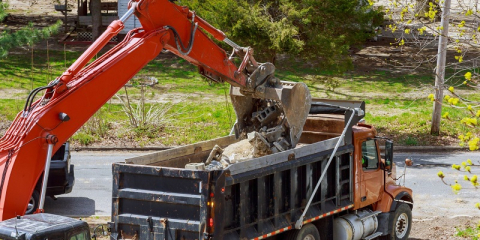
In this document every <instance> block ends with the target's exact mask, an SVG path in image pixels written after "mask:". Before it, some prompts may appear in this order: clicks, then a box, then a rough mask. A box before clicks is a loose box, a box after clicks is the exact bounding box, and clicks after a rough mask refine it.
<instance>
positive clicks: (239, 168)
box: [112, 115, 353, 239]
mask: <svg viewBox="0 0 480 240" xmlns="http://www.w3.org/2000/svg"><path fill="white" fill-rule="evenodd" d="M343 124H344V121H343V119H339V118H336V117H333V116H327V115H322V116H310V117H309V118H308V119H307V123H306V124H305V127H304V132H303V134H302V138H301V140H300V144H299V145H298V146H297V148H295V149H291V150H287V151H284V152H280V153H276V154H271V155H268V156H264V157H259V158H253V159H251V160H248V161H243V162H239V163H236V164H233V165H230V166H229V167H227V168H226V169H223V170H215V171H208V170H205V171H199V170H189V169H185V168H184V167H185V164H187V163H198V162H202V161H205V160H206V158H207V157H208V155H209V153H210V151H211V150H212V148H213V147H214V146H215V145H219V146H221V147H226V146H228V145H230V144H232V143H234V142H236V141H237V140H236V139H235V137H234V136H227V137H223V138H218V139H214V140H210V141H206V142H200V143H196V144H192V145H188V146H183V147H179V148H174V149H169V150H164V151H159V152H155V153H152V154H147V155H144V156H139V157H135V158H130V159H126V160H125V163H116V164H114V165H113V175H114V183H113V193H112V194H113V195H112V200H113V206H112V207H113V211H112V221H113V223H112V232H113V234H112V236H113V237H114V238H138V237H140V238H141V239H164V238H165V239H204V236H207V237H212V239H241V238H242V239H243V238H246V239H263V238H264V237H266V236H270V235H274V234H275V233H278V232H281V231H284V230H288V229H291V228H292V226H293V225H294V223H295V221H296V220H297V219H298V217H299V216H300V215H301V213H302V210H303V208H304V207H305V205H306V203H307V201H308V199H309V198H310V197H311V195H312V192H313V189H314V187H315V185H316V184H317V181H318V179H319V178H320V174H321V172H322V171H323V169H324V168H325V166H326V162H327V161H326V160H328V158H329V157H330V154H331V153H332V151H333V148H334V146H335V144H336V142H337V141H338V135H339V134H340V132H341V130H342V129H343V127H344V126H343ZM352 152H353V146H352V145H351V144H348V145H345V144H342V145H341V147H340V148H339V150H338V152H337V153H336V156H335V159H334V161H333V163H332V164H331V165H330V167H329V170H328V171H327V175H326V176H325V178H324V180H323V181H322V183H321V188H320V190H319V191H318V192H317V194H316V195H315V197H314V200H313V202H312V206H311V207H310V209H309V210H308V212H307V214H306V216H305V219H304V222H311V221H313V220H317V219H319V218H322V216H323V217H325V216H327V214H328V215H330V214H333V213H334V212H338V211H342V210H346V209H349V208H351V207H352V204H353V196H352V195H353V194H352V192H353V191H351V189H352V154H351V153H352Z"/></svg>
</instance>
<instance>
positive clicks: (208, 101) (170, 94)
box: [0, 50, 480, 146]
mask: <svg viewBox="0 0 480 240" xmlns="http://www.w3.org/2000/svg"><path fill="white" fill-rule="evenodd" d="M79 55H80V53H79V52H74V51H66V52H64V51H48V52H47V51H46V50H34V51H33V65H32V52H31V51H27V50H24V51H22V50H20V51H18V52H15V53H12V54H10V55H9V56H8V57H7V58H5V59H0V90H3V92H4V96H3V97H2V99H0V103H1V106H0V119H3V120H10V121H11V120H12V119H13V118H14V117H15V116H16V114H17V113H18V112H19V111H20V110H21V109H22V107H23V104H24V99H25V98H26V95H27V94H28V92H29V91H30V90H31V89H32V88H35V87H39V86H44V85H45V84H47V83H48V82H50V81H52V80H53V79H55V78H56V77H57V76H60V75H61V74H62V72H63V71H64V70H65V66H69V65H71V64H72V63H73V62H74V61H75V59H76V58H78V56H79ZM275 64H276V67H277V71H276V76H277V77H278V78H280V79H281V80H285V81H294V82H298V81H304V82H305V83H307V85H308V86H309V89H310V91H311V94H312V96H314V97H322V98H333V99H346V100H363V101H365V102H366V117H365V120H366V122H367V123H369V124H373V125H374V126H376V127H377V130H378V131H379V133H380V134H381V135H384V136H390V137H393V138H394V139H395V140H396V141H397V143H398V144H400V145H449V144H456V140H455V139H456V137H457V136H458V135H459V134H465V133H467V132H469V131H470V132H472V133H474V134H478V132H479V131H478V129H477V128H476V127H469V126H466V125H465V124H461V123H460V120H461V119H462V118H464V117H465V114H466V110H465V109H461V108H458V107H452V106H449V105H448V104H444V106H445V107H444V112H449V117H448V118H445V119H444V120H443V122H442V126H441V131H442V132H441V134H440V136H431V135H430V134H429V132H430V122H431V112H432V102H431V101H430V100H429V99H428V98H427V96H428V94H430V93H431V92H432V83H433V81H434V78H433V75H432V74H429V73H428V74H418V73H415V74H413V73H401V74H398V73H395V74H393V73H392V72H391V71H388V70H385V69H372V70H371V71H368V72H361V71H351V72H348V73H346V74H343V75H340V76H338V75H334V74H332V73H330V72H328V71H322V70H319V69H316V68H312V67H311V66H310V65H309V64H307V63H305V62H303V61H298V60H295V59H288V58H287V59H282V60H279V61H278V62H277V63H275ZM137 76H139V77H140V78H142V77H155V78H157V79H158V82H159V83H158V84H157V85H155V86H153V87H148V88H147V89H146V90H145V93H144V94H145V95H144V96H145V97H144V98H145V101H146V105H145V106H146V108H147V109H150V107H153V109H155V108H159V107H164V106H166V105H171V106H170V107H168V111H166V112H165V116H166V117H165V119H164V122H163V123H155V124H153V125H154V126H152V127H132V126H131V124H130V121H129V118H128V117H127V114H125V112H124V110H123V109H122V105H121V102H120V101H118V98H115V97H114V98H112V100H111V101H110V102H109V103H107V104H106V105H105V106H104V107H102V109H101V110H100V111H99V112H98V113H97V114H96V115H95V116H93V117H92V120H91V121H90V122H89V123H87V124H86V125H85V126H84V127H82V128H81V129H80V130H79V131H78V132H77V134H76V135H75V136H74V137H73V139H74V140H75V141H77V142H78V143H81V144H84V145H88V144H92V143H95V142H97V143H98V142H101V141H102V140H103V139H105V138H108V139H115V138H116V139H123V140H125V141H131V142H136V143H137V144H138V145H139V146H147V145H155V144H163V145H182V144H189V143H193V142H197V141H202V140H207V139H211V138H214V137H219V136H224V135H226V134H228V133H229V132H230V129H231V128H232V125H233V123H234V122H235V114H234V111H233V108H232V106H231V103H230V101H229V99H228V97H226V95H228V89H229V85H228V84H218V83H212V82H209V81H206V80H205V79H204V78H203V77H201V76H200V75H199V74H198V73H197V69H196V67H195V66H193V65H191V64H189V63H188V62H187V61H185V60H183V59H181V58H178V57H175V56H173V55H170V54H167V55H163V56H160V57H157V58H156V59H154V60H153V61H151V62H150V63H149V64H148V65H147V66H146V67H145V68H144V69H142V70H141V71H140V72H139V73H138V74H137ZM460 89H461V90H462V91H463V93H465V94H467V95H468V96H469V97H470V98H473V99H477V100H478V99H480V95H479V94H478V93H476V92H474V91H471V90H468V89H466V88H463V89H462V88H460ZM13 90H15V91H13ZM127 90H128V94H129V97H130V98H131V99H133V100H132V101H133V106H136V104H138V101H139V99H140V98H141V97H140V96H141V94H140V92H141V91H140V89H139V88H138V87H129V88H127ZM118 95H119V96H125V90H124V89H122V90H120V91H119V92H118Z"/></svg>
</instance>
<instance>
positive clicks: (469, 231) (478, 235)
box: [456, 227, 480, 240]
mask: <svg viewBox="0 0 480 240" xmlns="http://www.w3.org/2000/svg"><path fill="white" fill-rule="evenodd" d="M456 236H457V237H462V238H468V239H472V240H478V239H480V227H467V228H461V229H460V228H457V234H456Z"/></svg>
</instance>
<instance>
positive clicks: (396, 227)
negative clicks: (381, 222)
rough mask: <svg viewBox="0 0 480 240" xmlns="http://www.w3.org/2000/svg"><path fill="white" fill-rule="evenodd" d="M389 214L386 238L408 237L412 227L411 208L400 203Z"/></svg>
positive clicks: (398, 239) (394, 239) (400, 238)
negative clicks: (388, 233) (388, 228)
mask: <svg viewBox="0 0 480 240" xmlns="http://www.w3.org/2000/svg"><path fill="white" fill-rule="evenodd" d="M391 214H392V215H391V216H390V227H391V230H390V235H389V236H388V239H391V240H404V239H407V238H408V235H409V234H410V230H411V229H412V209H410V207H409V206H408V205H407V204H405V203H400V204H399V205H398V206H397V209H395V212H393V213H391Z"/></svg>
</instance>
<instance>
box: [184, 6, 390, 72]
mask: <svg viewBox="0 0 480 240" xmlns="http://www.w3.org/2000/svg"><path fill="white" fill-rule="evenodd" d="M186 4H188V5H189V7H190V8H192V9H195V11H196V12H197V13H198V15H199V16H200V17H202V18H204V19H206V20H207V21H208V22H210V23H211V24H212V25H214V26H216V27H217V28H219V29H221V30H222V31H224V32H225V33H226V34H227V35H228V37H229V38H231V39H232V40H234V41H235V42H237V43H238V44H240V45H243V46H251V47H253V48H254V49H255V56H257V57H258V58H259V59H260V60H264V61H271V62H275V57H276V56H277V54H281V53H288V54H290V55H293V56H296V57H297V58H300V59H304V60H308V59H310V60H314V61H313V62H314V63H318V64H319V65H322V66H323V67H325V68H328V69H331V70H335V71H338V72H342V71H345V70H347V69H348V68H350V67H351V61H350V58H349V49H350V47H351V46H354V45H356V44H361V43H363V41H365V39H367V38H369V37H371V36H372V35H373V34H374V31H373V28H374V27H375V26H376V25H375V24H376V23H377V22H379V21H375V20H376V19H377V18H381V15H380V14H379V11H375V10H372V9H371V7H370V5H368V4H366V5H361V4H359V2H358V1H353V0H323V1H313V0H301V1H294V0H276V1H267V0H213V1H206V0H194V1H191V2H189V3H186ZM380 22H381V21H380Z"/></svg>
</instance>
